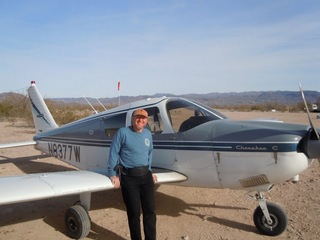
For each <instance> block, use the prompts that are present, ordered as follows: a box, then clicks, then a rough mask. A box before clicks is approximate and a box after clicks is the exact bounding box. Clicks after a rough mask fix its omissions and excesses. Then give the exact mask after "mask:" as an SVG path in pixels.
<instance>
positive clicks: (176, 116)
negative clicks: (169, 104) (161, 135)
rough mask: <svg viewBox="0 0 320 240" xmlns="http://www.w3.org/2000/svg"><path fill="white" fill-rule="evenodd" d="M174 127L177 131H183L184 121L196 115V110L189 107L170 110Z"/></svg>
mask: <svg viewBox="0 0 320 240" xmlns="http://www.w3.org/2000/svg"><path fill="white" fill-rule="evenodd" d="M169 115H170V118H171V123H172V128H173V130H174V131H175V132H183V131H185V130H184V129H183V125H184V123H185V122H186V121H187V120H188V119H189V118H191V117H192V116H194V110H191V109H188V108H176V109H171V110H169Z"/></svg>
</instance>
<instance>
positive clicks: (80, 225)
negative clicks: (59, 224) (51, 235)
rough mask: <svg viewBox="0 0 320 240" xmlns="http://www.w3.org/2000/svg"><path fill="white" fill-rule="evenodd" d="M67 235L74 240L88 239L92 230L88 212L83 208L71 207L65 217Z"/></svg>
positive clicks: (79, 206) (78, 206)
mask: <svg viewBox="0 0 320 240" xmlns="http://www.w3.org/2000/svg"><path fill="white" fill-rule="evenodd" d="M64 220H65V226H66V230H67V235H68V236H69V237H70V238H72V239H80V238H84V237H86V236H87V235H88V234H89V232H90V229H91V221H90V218H89V215H88V212H87V211H86V210H85V209H84V208H83V207H82V206H81V205H75V206H72V207H70V208H69V209H68V210H67V211H66V213H65V216H64Z"/></svg>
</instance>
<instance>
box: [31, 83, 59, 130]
mask: <svg viewBox="0 0 320 240" xmlns="http://www.w3.org/2000/svg"><path fill="white" fill-rule="evenodd" d="M28 95H29V98H30V102H31V111H32V116H33V121H34V125H35V127H36V130H37V134H38V133H43V132H46V131H48V130H51V129H53V128H57V127H58V125H57V124H56V122H55V121H54V119H53V117H52V115H51V113H50V111H49V109H48V107H47V105H46V103H45V102H44V100H43V98H42V96H41V94H40V92H39V90H38V88H37V86H36V83H35V81H31V86H30V87H29V88H28Z"/></svg>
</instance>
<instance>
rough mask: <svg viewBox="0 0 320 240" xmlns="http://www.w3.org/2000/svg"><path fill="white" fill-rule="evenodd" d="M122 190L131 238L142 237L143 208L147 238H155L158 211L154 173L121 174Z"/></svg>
mask: <svg viewBox="0 0 320 240" xmlns="http://www.w3.org/2000/svg"><path fill="white" fill-rule="evenodd" d="M121 191H122V197H123V200H124V203H125V205H126V208H127V216H128V223H129V228H130V235H131V239H132V240H141V239H142V238H141V227H140V211H141V208H142V214H143V229H144V235H145V240H155V239H156V213H155V199H154V182H153V177H152V173H151V172H150V171H149V172H148V173H147V174H146V175H144V176H141V177H131V176H128V175H124V174H121ZM140 206H141V208H140Z"/></svg>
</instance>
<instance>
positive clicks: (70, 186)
mask: <svg viewBox="0 0 320 240" xmlns="http://www.w3.org/2000/svg"><path fill="white" fill-rule="evenodd" d="M156 175H157V176H158V183H170V182H179V181H184V180H186V179H187V178H186V177H185V176H184V175H182V174H179V173H176V172H165V173H157V174H156ZM113 188H114V187H113V185H112V183H111V181H110V179H109V178H108V177H106V176H104V175H102V174H99V173H94V172H89V171H64V172H52V173H36V174H25V175H17V176H3V177H0V205H3V204H9V203H18V202H26V201H32V200H40V199H46V198H52V197H59V196H66V195H74V194H80V193H85V192H97V191H102V190H108V189H113Z"/></svg>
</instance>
